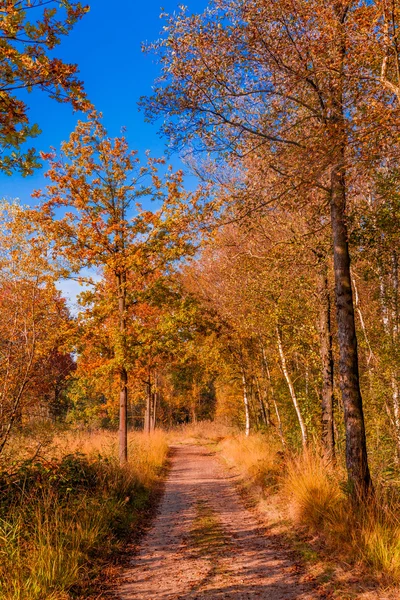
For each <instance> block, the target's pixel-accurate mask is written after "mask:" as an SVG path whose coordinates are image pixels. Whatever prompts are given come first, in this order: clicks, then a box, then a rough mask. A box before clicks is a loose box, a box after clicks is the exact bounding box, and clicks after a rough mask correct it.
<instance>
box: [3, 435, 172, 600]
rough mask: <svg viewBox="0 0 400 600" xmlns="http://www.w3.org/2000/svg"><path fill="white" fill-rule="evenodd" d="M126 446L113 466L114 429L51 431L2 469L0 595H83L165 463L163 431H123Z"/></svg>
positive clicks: (61, 598) (8, 598)
mask: <svg viewBox="0 0 400 600" xmlns="http://www.w3.org/2000/svg"><path fill="white" fill-rule="evenodd" d="M34 445H35V444H34V443H33V444H32V446H34ZM129 450H130V459H129V462H128V464H127V465H126V466H124V467H122V468H121V467H120V466H119V464H118V460H117V444H116V436H115V434H112V433H108V432H96V433H92V434H88V435H85V434H83V433H80V434H75V433H66V434H64V435H62V434H59V435H57V436H56V437H55V438H54V439H53V440H52V441H51V442H50V441H48V443H47V444H46V446H45V447H43V448H42V449H41V456H40V457H39V456H38V457H37V458H36V459H35V461H33V463H30V462H22V463H20V464H19V465H18V464H15V465H14V467H13V469H14V472H11V473H10V472H9V473H8V474H4V473H3V485H2V486H1V485H0V492H2V493H1V494H0V510H1V513H0V514H1V515H2V516H1V518H0V599H1V600H44V599H46V600H67V599H69V598H70V597H72V596H71V594H73V597H82V598H87V597H88V592H87V590H88V589H89V588H88V586H90V580H91V579H92V578H93V577H95V576H96V575H97V572H98V569H99V565H101V564H102V562H103V561H104V560H105V559H107V558H109V557H110V556H111V554H112V553H113V552H114V551H115V550H117V549H118V548H119V547H120V544H121V541H120V540H121V539H123V538H124V537H126V536H127V535H129V533H130V532H131V531H132V526H134V525H135V523H136V522H137V519H138V518H140V514H141V511H142V510H143V509H144V508H145V507H146V506H147V504H148V500H149V493H150V491H151V489H152V487H153V486H154V484H155V482H156V481H157V479H158V477H159V474H160V470H161V468H162V466H163V464H165V460H166V456H167V452H168V443H167V438H166V435H165V434H163V433H161V432H155V433H154V434H152V435H150V436H149V435H144V434H136V433H134V434H130V437H129ZM23 454H24V452H23V451H21V452H20V455H21V456H22V455H23ZM7 478H8V479H7ZM10 482H11V486H10V485H9V486H8V488H9V489H10V490H12V493H11V491H10V492H9V493H7V487H6V485H5V484H7V483H8V484H9V483H10ZM0 484H1V481H0Z"/></svg>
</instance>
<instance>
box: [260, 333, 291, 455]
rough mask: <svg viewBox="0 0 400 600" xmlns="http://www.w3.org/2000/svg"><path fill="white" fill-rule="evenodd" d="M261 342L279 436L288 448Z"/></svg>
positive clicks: (264, 368)
mask: <svg viewBox="0 0 400 600" xmlns="http://www.w3.org/2000/svg"><path fill="white" fill-rule="evenodd" d="M260 344H261V355H262V359H263V370H264V371H265V374H266V376H267V379H268V385H269V389H270V392H271V398H272V402H273V405H274V409H275V414H276V420H277V423H278V433H279V437H280V440H281V443H282V446H283V448H284V449H285V448H286V440H285V436H284V435H283V428H282V420H281V416H280V414H279V409H278V405H277V403H276V400H275V394H274V388H273V387H272V381H271V373H270V372H269V367H268V361H267V356H266V354H265V349H264V346H263V344H262V342H261V340H260Z"/></svg>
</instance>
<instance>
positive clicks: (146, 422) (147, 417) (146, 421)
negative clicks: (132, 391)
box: [144, 369, 152, 434]
mask: <svg viewBox="0 0 400 600" xmlns="http://www.w3.org/2000/svg"><path fill="white" fill-rule="evenodd" d="M146 387H147V394H146V412H145V416H144V431H145V432H146V433H147V434H150V431H151V422H152V385H151V374H150V369H149V378H148V380H147V383H146Z"/></svg>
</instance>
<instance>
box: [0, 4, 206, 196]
mask: <svg viewBox="0 0 400 600" xmlns="http://www.w3.org/2000/svg"><path fill="white" fill-rule="evenodd" d="M88 4H90V12H89V13H88V14H87V15H86V16H85V17H84V18H83V19H82V21H80V22H79V23H78V24H77V25H76V26H75V28H74V30H73V31H72V32H71V33H70V35H69V36H68V37H65V38H64V39H63V40H62V42H61V45H60V46H58V47H57V49H56V55H57V56H58V57H60V58H62V59H63V60H64V61H66V62H70V63H76V64H78V67H79V71H80V74H79V78H80V79H82V80H83V81H84V82H85V88H86V91H87V93H88V96H89V98H90V100H91V101H92V102H93V103H94V105H95V107H96V109H97V110H99V111H101V112H102V113H103V116H104V123H105V125H106V127H107V129H108V132H109V134H110V135H112V136H116V135H119V133H120V129H121V126H126V127H127V133H126V135H127V137H128V140H129V143H130V145H131V147H132V148H134V149H137V150H139V152H140V154H142V153H144V151H145V150H147V149H150V150H151V152H152V155H153V156H162V155H163V154H164V150H165V145H166V140H165V139H160V137H159V135H158V133H157V131H158V129H159V125H160V124H155V125H150V124H147V123H145V122H144V117H143V113H141V112H139V111H138V108H137V102H138V100H139V98H140V97H141V96H142V95H148V94H150V93H151V86H152V84H153V81H154V79H155V78H156V76H157V74H158V73H159V67H158V65H157V64H156V63H155V58H154V56H151V55H150V54H144V53H143V52H142V51H141V45H142V43H143V42H146V41H148V42H151V41H153V40H155V39H157V38H158V37H159V35H160V31H161V29H162V26H163V21H162V20H161V19H160V18H159V15H160V12H161V6H162V8H163V9H164V10H165V11H166V12H168V13H172V12H173V11H174V10H176V9H177V7H178V5H179V4H181V3H180V2H178V0H145V1H144V2H143V1H138V0H119V1H117V0H114V1H110V0H92V2H91V1H90V0H88ZM184 4H185V5H186V6H187V7H188V9H189V11H190V12H199V11H202V10H203V9H204V8H205V6H206V5H207V0H186V2H184ZM27 103H28V106H29V107H30V111H29V112H30V117H31V120H32V121H33V122H37V123H38V124H39V127H40V128H41V129H42V132H43V133H42V135H41V136H40V137H39V138H37V139H35V140H32V145H35V147H37V148H39V149H41V150H48V148H49V147H50V146H54V147H55V148H58V147H59V145H60V143H61V142H62V141H63V140H65V139H67V138H68V136H69V134H70V132H71V131H72V130H73V129H74V127H75V123H76V121H77V119H78V118H79V115H78V114H76V113H75V114H74V113H73V112H72V109H71V107H69V106H68V105H63V104H58V103H57V102H55V101H54V100H50V99H49V98H47V96H45V95H44V94H42V93H39V92H37V91H36V92H34V91H33V92H32V93H31V94H27ZM171 162H172V163H173V164H174V166H175V167H176V168H178V167H180V166H181V165H180V162H179V158H178V157H175V158H173V160H172V161H171ZM43 172H44V171H43V170H42V171H37V172H36V173H35V175H33V176H31V177H28V178H22V177H20V176H16V175H13V176H12V177H7V176H5V175H0V197H7V198H20V200H21V202H22V203H24V204H35V203H36V201H33V200H32V199H31V198H30V194H31V193H32V191H33V190H34V189H38V188H42V187H43V186H44V185H45V179H44V177H43ZM188 183H189V185H190V184H191V183H190V182H188Z"/></svg>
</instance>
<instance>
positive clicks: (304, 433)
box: [276, 326, 307, 447]
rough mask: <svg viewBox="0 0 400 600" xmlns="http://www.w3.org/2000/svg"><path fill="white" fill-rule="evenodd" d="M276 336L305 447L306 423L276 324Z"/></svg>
mask: <svg viewBox="0 0 400 600" xmlns="http://www.w3.org/2000/svg"><path fill="white" fill-rule="evenodd" d="M276 337H277V341H278V350H279V356H280V359H281V367H282V371H283V374H284V376H285V379H286V383H287V385H288V388H289V392H290V396H291V398H292V402H293V406H294V409H295V411H296V415H297V419H298V421H299V425H300V430H301V441H302V444H303V446H304V447H305V446H307V429H306V425H305V423H304V420H303V417H302V414H301V411H300V407H299V403H298V401H297V396H296V392H295V389H294V385H293V382H292V379H291V377H290V375H289V371H288V370H287V366H286V358H285V353H284V351H283V346H282V339H281V333H280V331H279V327H278V326H276Z"/></svg>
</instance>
